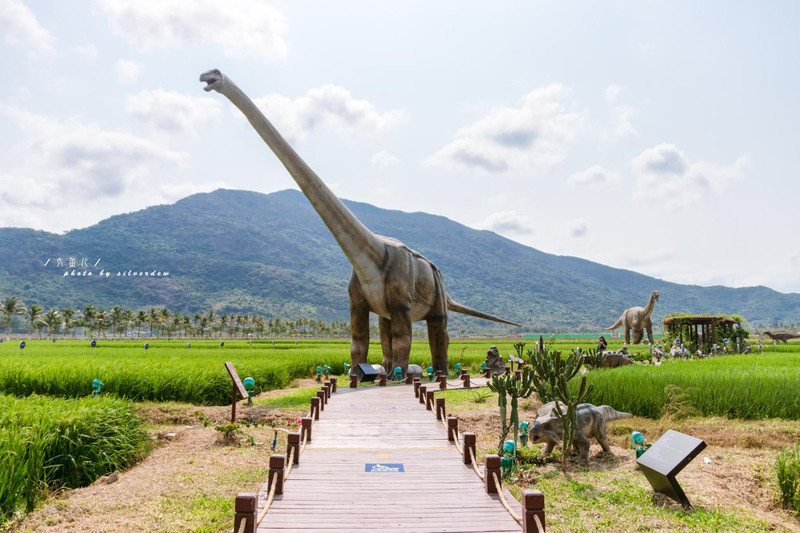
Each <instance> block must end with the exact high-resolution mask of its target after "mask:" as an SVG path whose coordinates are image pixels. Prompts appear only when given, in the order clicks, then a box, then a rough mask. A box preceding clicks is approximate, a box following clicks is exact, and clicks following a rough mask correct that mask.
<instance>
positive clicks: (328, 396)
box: [322, 381, 332, 402]
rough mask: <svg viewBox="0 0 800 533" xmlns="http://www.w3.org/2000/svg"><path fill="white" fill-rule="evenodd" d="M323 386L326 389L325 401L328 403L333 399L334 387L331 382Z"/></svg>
mask: <svg viewBox="0 0 800 533" xmlns="http://www.w3.org/2000/svg"><path fill="white" fill-rule="evenodd" d="M322 385H323V386H324V387H325V401H326V402H327V400H330V399H331V387H332V385H331V382H330V381H326V382H325V383H323V384H322Z"/></svg>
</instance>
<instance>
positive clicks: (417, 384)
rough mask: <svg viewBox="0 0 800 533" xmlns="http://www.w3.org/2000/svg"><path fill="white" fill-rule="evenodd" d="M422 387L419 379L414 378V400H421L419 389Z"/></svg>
mask: <svg viewBox="0 0 800 533" xmlns="http://www.w3.org/2000/svg"><path fill="white" fill-rule="evenodd" d="M421 385H422V383H421V382H420V380H419V378H414V398H419V388H420V386H421Z"/></svg>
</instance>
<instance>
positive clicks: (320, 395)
mask: <svg viewBox="0 0 800 533" xmlns="http://www.w3.org/2000/svg"><path fill="white" fill-rule="evenodd" d="M317 398H319V410H320V411H324V410H325V391H322V390H318V391H317Z"/></svg>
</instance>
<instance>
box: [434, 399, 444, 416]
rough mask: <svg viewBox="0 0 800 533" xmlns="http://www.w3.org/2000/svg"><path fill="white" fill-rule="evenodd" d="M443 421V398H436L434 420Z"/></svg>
mask: <svg viewBox="0 0 800 533" xmlns="http://www.w3.org/2000/svg"><path fill="white" fill-rule="evenodd" d="M442 419H444V398H436V420H442Z"/></svg>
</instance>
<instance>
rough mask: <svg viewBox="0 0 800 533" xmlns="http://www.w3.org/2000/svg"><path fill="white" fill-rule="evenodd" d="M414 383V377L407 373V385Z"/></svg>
mask: <svg viewBox="0 0 800 533" xmlns="http://www.w3.org/2000/svg"><path fill="white" fill-rule="evenodd" d="M412 383H414V376H412V375H411V374H409V373H408V372H406V385H411V384H412Z"/></svg>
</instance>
